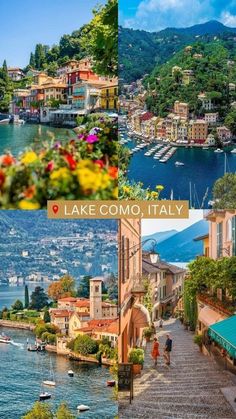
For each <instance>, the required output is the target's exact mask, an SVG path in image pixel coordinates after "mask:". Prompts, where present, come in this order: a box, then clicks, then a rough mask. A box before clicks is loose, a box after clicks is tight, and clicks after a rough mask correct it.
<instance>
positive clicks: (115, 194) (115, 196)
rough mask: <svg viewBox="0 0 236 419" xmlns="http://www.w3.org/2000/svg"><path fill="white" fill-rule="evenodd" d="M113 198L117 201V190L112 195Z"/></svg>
mask: <svg viewBox="0 0 236 419" xmlns="http://www.w3.org/2000/svg"><path fill="white" fill-rule="evenodd" d="M112 196H113V198H115V199H118V188H115V189H114V190H113V193H112Z"/></svg>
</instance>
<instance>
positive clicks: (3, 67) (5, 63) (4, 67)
mask: <svg viewBox="0 0 236 419" xmlns="http://www.w3.org/2000/svg"><path fill="white" fill-rule="evenodd" d="M2 78H3V80H4V81H7V80H8V71H7V62H6V60H4V61H3V65H2Z"/></svg>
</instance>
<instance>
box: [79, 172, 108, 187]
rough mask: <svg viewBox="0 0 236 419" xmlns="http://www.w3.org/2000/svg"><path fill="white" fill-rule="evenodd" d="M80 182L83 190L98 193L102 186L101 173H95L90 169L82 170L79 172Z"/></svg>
mask: <svg viewBox="0 0 236 419" xmlns="http://www.w3.org/2000/svg"><path fill="white" fill-rule="evenodd" d="M77 176H78V181H79V184H80V186H81V188H82V189H84V190H88V189H91V190H94V191H97V190H98V189H99V188H100V187H101V184H102V175H101V173H95V172H94V171H92V170H90V169H88V168H86V167H85V168H82V169H79V170H78V171H77Z"/></svg>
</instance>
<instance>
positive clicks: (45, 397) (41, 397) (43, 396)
mask: <svg viewBox="0 0 236 419" xmlns="http://www.w3.org/2000/svg"><path fill="white" fill-rule="evenodd" d="M51 397H52V395H51V394H50V393H48V392H47V391H43V392H42V393H40V395H39V401H40V402H41V401H43V400H48V399H51Z"/></svg>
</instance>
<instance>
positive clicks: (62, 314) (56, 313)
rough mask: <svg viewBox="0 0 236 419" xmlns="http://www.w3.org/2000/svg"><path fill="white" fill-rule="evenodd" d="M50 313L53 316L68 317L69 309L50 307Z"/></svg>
mask: <svg viewBox="0 0 236 419" xmlns="http://www.w3.org/2000/svg"><path fill="white" fill-rule="evenodd" d="M50 315H51V316H53V317H69V316H70V315H71V311H69V310H57V309H55V310H54V309H52V310H51V311H50Z"/></svg>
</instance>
